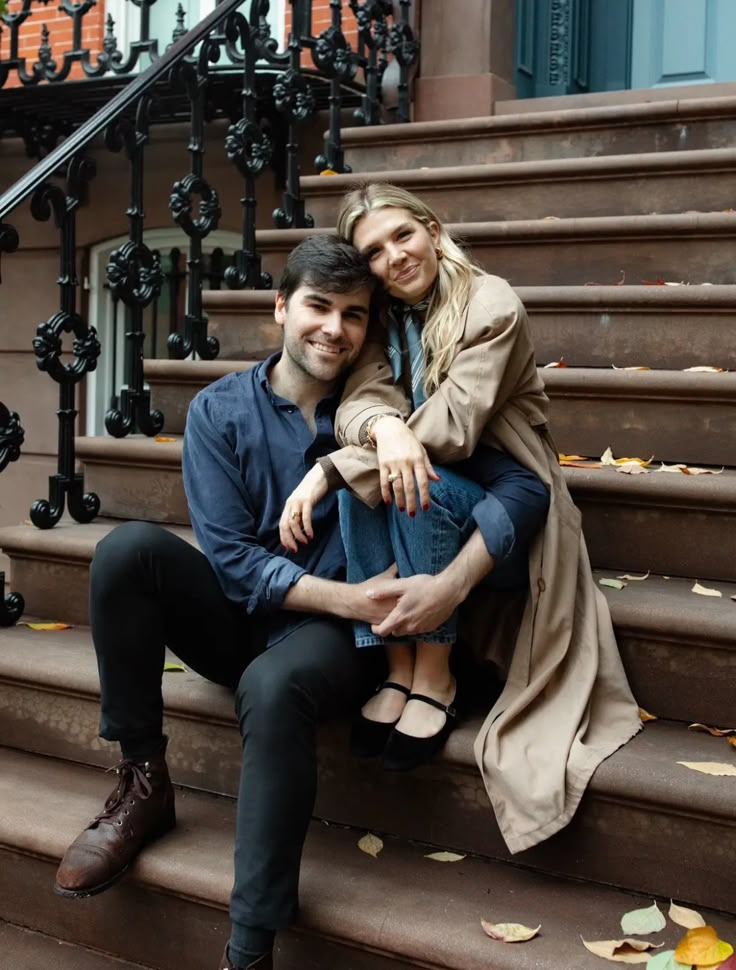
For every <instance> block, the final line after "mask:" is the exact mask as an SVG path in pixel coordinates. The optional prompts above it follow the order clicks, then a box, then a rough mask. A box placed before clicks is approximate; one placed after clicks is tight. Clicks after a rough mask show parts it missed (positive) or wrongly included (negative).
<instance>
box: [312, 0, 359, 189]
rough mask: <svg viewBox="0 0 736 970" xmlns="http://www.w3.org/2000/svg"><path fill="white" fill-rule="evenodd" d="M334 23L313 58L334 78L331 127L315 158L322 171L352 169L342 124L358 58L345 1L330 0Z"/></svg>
mask: <svg viewBox="0 0 736 970" xmlns="http://www.w3.org/2000/svg"><path fill="white" fill-rule="evenodd" d="M330 10H331V14H332V23H331V25H330V26H329V27H328V28H327V30H323V31H322V33H321V34H320V35H319V37H318V38H317V40H316V41H314V42H313V44H312V60H313V61H314V66H315V67H316V68H317V70H318V71H321V72H322V73H323V74H325V75H326V76H327V77H329V78H330V102H329V103H330V128H329V131H328V132H327V135H326V137H325V150H324V152H323V153H322V154H320V155H318V156H317V157H316V158H315V160H314V165H315V168H316V169H317V171H318V172H323V171H325V169H329V170H330V171H331V172H343V173H348V172H351V171H352V169H351V168H350V166H349V165H347V164H346V162H345V154H344V152H343V150H342V138H341V135H340V124H341V114H342V88H343V84H344V83H345V82H346V81H352V80H353V78H354V77H355V75H356V72H357V70H358V58H357V55H356V53H355V51H354V50H353V49H352V47H351V46H350V44H349V43H348V41H347V38H346V37H345V34H344V33H343V32H342V0H330Z"/></svg>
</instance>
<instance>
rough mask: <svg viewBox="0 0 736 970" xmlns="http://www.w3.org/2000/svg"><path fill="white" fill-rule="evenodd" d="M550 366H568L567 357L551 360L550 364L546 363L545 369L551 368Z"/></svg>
mask: <svg viewBox="0 0 736 970" xmlns="http://www.w3.org/2000/svg"><path fill="white" fill-rule="evenodd" d="M550 367H567V364H566V363H565V358H564V357H560V359H559V360H553V361H550V363H549V364H545V365H544V368H543V370H549V368H550Z"/></svg>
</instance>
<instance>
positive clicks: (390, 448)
mask: <svg viewBox="0 0 736 970" xmlns="http://www.w3.org/2000/svg"><path fill="white" fill-rule="evenodd" d="M373 437H374V438H375V440H376V457H377V458H378V468H379V471H380V475H381V495H382V496H383V501H384V502H385V503H386V504H387V505H390V503H391V489H392V487H393V493H394V496H395V498H396V504H397V506H398V507H399V510H400V511H401V512H403V511H404V509H406V511H407V512H408V513H409V515H414V514H415V513H416V510H417V491H418V492H419V504H420V505H421V507H422V508H423V509H428V508H429V482H430V480H431V481H433V482H438V481H439V480H440V476H439V475H438V474H437V473H436V472H435V470H434V468H433V467H432V463H431V462H430V460H429V456H428V455H427V452H426V450H425V448H424V445H423V444H422V443H421V442H420V441H419V439H418V438H417V437H416V435H415V434H414V432H413V431H411V430H410V429H409V428H407V426H406V425H405V424H404V422H403V421H402V420H401V418H394V417H391V416H389V415H387V416H386V417H383V418H381V420H380V421H376V423H375V424H374V425H373ZM389 476H390V480H389ZM415 479H416V487H415V485H414V480H415Z"/></svg>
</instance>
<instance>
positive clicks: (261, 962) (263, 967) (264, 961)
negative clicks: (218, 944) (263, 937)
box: [217, 944, 273, 970]
mask: <svg viewBox="0 0 736 970" xmlns="http://www.w3.org/2000/svg"><path fill="white" fill-rule="evenodd" d="M217 970H273V955H272V954H271V953H264V954H263V956H262V957H258V959H257V960H256V961H255V963H249V964H248V966H247V967H236V966H235V964H234V963H230V960H229V959H228V955H227V944H225V951H224V953H223V954H222V959H221V960H220V962H219V963H218V964H217Z"/></svg>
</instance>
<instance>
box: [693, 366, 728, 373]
mask: <svg viewBox="0 0 736 970" xmlns="http://www.w3.org/2000/svg"><path fill="white" fill-rule="evenodd" d="M683 369H684V371H685V373H686V374H725V373H726V371H725V370H724V369H723V368H722V367H706V366H699V367H685V368H683Z"/></svg>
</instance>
